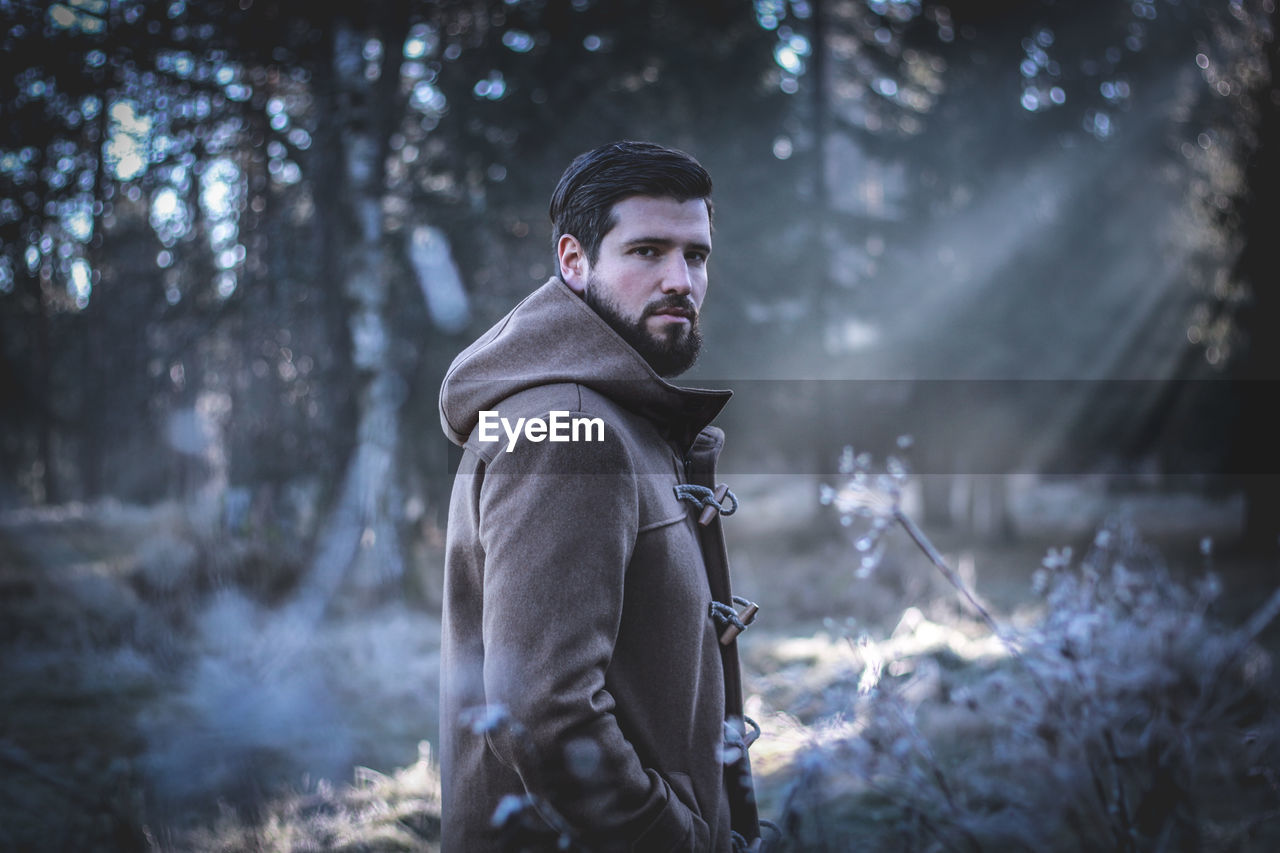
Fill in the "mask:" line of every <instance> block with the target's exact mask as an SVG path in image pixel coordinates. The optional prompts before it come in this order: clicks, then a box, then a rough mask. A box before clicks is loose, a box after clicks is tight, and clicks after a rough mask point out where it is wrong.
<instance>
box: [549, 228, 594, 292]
mask: <svg viewBox="0 0 1280 853" xmlns="http://www.w3.org/2000/svg"><path fill="white" fill-rule="evenodd" d="M556 262H557V263H558V264H559V265H560V278H561V280H563V281H564V283H565V284H567V285H569V289H570V290H572V291H573V292H574V293H576V294H578V295H579V296H582V295H583V294H585V293H586V292H587V279H588V278H590V276H591V262H590V261H588V260H587V253H586V251H584V250H583V248H582V244H581V243H579V242H578V238H577V237H575V236H573V235H572V234H561V235H560V239H559V240H558V241H556Z"/></svg>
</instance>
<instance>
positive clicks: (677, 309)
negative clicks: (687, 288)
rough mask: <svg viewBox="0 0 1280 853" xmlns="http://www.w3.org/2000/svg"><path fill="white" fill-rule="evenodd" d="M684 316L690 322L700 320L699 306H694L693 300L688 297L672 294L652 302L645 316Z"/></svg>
mask: <svg viewBox="0 0 1280 853" xmlns="http://www.w3.org/2000/svg"><path fill="white" fill-rule="evenodd" d="M668 313H675V314H682V315H684V316H686V317H688V318H689V319H690V320H696V319H697V318H698V306H696V305H694V304H693V300H692V299H690V298H689V297H688V296H679V295H676V294H672V295H671V296H664V297H663V298H661V299H659V300H657V301H655V302H650V303H649V304H648V305H647V306H645V309H644V316H646V317H652V316H653V315H654V314H668Z"/></svg>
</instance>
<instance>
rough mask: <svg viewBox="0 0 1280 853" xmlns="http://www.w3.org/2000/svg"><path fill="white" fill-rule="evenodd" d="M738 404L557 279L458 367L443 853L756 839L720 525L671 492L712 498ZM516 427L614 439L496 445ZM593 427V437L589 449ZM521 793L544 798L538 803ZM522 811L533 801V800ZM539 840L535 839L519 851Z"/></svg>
mask: <svg viewBox="0 0 1280 853" xmlns="http://www.w3.org/2000/svg"><path fill="white" fill-rule="evenodd" d="M729 396H730V392H728V391H701V390H691V389H682V388H677V387H676V386H673V385H670V384H668V383H667V382H665V381H663V380H662V379H661V378H659V377H658V376H657V375H656V374H655V373H654V372H653V371H652V370H651V369H650V368H649V366H648V364H647V363H646V362H645V361H644V360H643V359H642V358H641V357H640V355H639V354H638V353H637V352H636V351H635V350H634V349H632V348H631V347H630V346H629V345H627V344H626V343H625V342H624V341H623V340H622V338H621V337H619V336H618V335H617V334H616V333H614V331H613V330H612V329H611V328H609V326H608V325H607V324H606V323H605V322H604V321H603V320H602V319H601V318H600V317H599V315H597V314H596V313H595V312H594V311H593V310H592V309H591V308H590V307H589V306H587V305H586V304H585V303H584V302H583V301H582V300H581V299H579V298H578V297H577V296H576V295H575V294H574V293H573V292H572V291H571V290H569V289H568V287H566V286H565V285H564V284H563V283H562V282H560V281H559V280H558V279H552V280H551V281H549V282H547V283H546V284H545V285H543V286H542V287H541V288H539V289H538V290H536V291H535V292H534V293H532V294H531V295H530V296H529V297H527V298H526V299H525V300H524V301H522V302H521V303H520V304H519V305H517V306H516V308H515V309H514V310H512V311H511V313H509V314H508V315H507V316H506V317H504V318H503V319H502V320H501V321H499V322H498V323H497V324H496V325H495V326H494V327H493V328H491V329H490V330H489V331H487V332H486V333H485V334H484V335H482V336H481V337H480V338H479V339H478V340H477V341H476V342H475V343H473V344H472V345H471V346H470V347H468V348H467V349H466V350H465V351H464V352H463V353H462V354H461V355H459V356H458V357H457V359H455V360H454V362H453V365H452V366H451V367H450V369H449V372H448V374H447V376H446V377H445V380H444V384H443V386H442V388H441V391H440V412H441V423H442V425H443V427H444V431H445V433H446V434H447V435H448V436H449V438H450V439H451V440H452V441H453V442H454V443H456V444H458V445H460V446H462V447H463V448H464V453H463V456H462V461H461V463H460V465H459V468H458V472H457V477H456V480H455V483H454V488H453V497H452V501H451V504H450V508H449V525H448V537H447V539H448V541H447V548H446V550H447V556H446V567H445V602H444V630H443V633H444V638H443V649H442V656H443V658H442V666H441V686H440V691H441V715H440V719H441V724H440V728H441V732H440V741H441V749H440V755H441V770H442V773H443V785H444V791H443V795H444V802H443V815H444V817H443V820H444V827H443V833H444V836H443V844H444V850H445V851H446V853H469V851H481V850H490V849H501V843H502V842H501V841H500V834H499V832H498V830H497V827H498V826H500V825H502V824H504V823H505V824H506V825H507V826H512V825H520V821H519V820H514V819H513V818H512V814H513V812H518V811H520V809H521V807H522V806H523V805H524V804H526V803H529V804H531V805H529V807H528V808H527V809H525V814H524V815H523V818H521V820H523V821H524V824H525V825H530V826H536V825H542V824H549V825H557V826H560V827H562V828H563V827H566V826H567V827H568V828H569V829H570V830H571V834H572V837H573V838H574V839H575V840H576V841H577V842H579V843H581V844H583V845H585V846H586V847H587V848H588V849H591V850H597V851H608V850H637V851H668V850H670V851H676V850H679V851H717V853H718V851H728V850H731V849H732V841H731V839H732V835H731V831H732V832H736V833H738V834H739V835H741V836H742V837H743V838H745V839H746V840H747V841H752V840H754V839H756V838H758V836H759V821H758V818H757V813H756V806H755V803H754V798H753V796H752V788H751V780H750V768H749V766H748V761H747V757H746V754H745V750H740V749H736V748H729V749H726V748H725V732H726V728H725V723H726V721H729V723H730V724H735V723H737V724H738V726H739V729H740V725H741V724H740V720H741V714H742V685H741V680H740V675H739V669H738V651H737V647H736V643H732V642H731V643H729V644H728V645H722V644H721V643H720V642H719V634H720V628H721V626H719V625H717V623H716V621H715V620H714V619H713V618H712V616H711V614H710V610H711V604H712V601H713V600H714V601H719V602H723V603H726V604H728V603H730V602H731V601H732V595H731V592H730V588H729V572H728V563H727V559H726V556H725V548H724V537H723V534H722V531H721V523H720V519H719V518H718V517H717V518H715V519H714V520H713V521H712V522H711V523H710V524H709V525H707V526H702V525H700V524H699V523H698V520H697V518H698V515H699V512H698V509H697V508H696V507H692V506H690V504H689V503H687V502H682V501H681V500H679V499H678V498H677V496H676V493H675V489H674V487H675V486H676V485H677V484H679V483H695V484H699V485H704V486H707V487H712V486H713V485H714V472H715V463H716V458H717V456H718V455H719V452H720V448H721V444H722V442H723V433H722V432H721V431H720V430H719V429H717V428H715V427H711V426H709V425H708V424H709V423H710V421H711V419H712V418H713V417H715V415H716V414H717V413H718V412H719V411H720V409H721V408H722V407H723V406H724V404H725V403H726V402H727V401H728V398H729ZM481 411H492V412H496V413H497V416H500V417H501V418H505V419H506V420H507V421H508V422H509V424H511V425H513V426H514V425H515V424H516V423H517V419H518V418H522V417H523V418H535V417H536V418H543V419H547V418H548V417H549V415H550V413H551V412H555V411H561V412H568V413H570V415H571V416H572V417H587V418H600V419H601V420H602V421H603V424H604V428H603V439H602V440H592V441H587V440H582V439H583V437H584V436H585V432H583V433H580V434H579V439H580V440H578V441H562V442H553V441H550V440H543V441H531V440H528V439H527V438H526V437H524V435H521V437H520V438H519V439H518V440H517V441H516V444H515V446H514V449H513V450H512V451H511V452H508V451H507V447H508V442H509V439H508V437H507V435H506V433H505V432H504V430H503V429H501V428H499V429H498V430H497V433H498V435H499V436H500V440H498V441H496V442H492V441H490V442H482V441H480V440H479V439H480V432H481V431H480V430H478V429H477V424H478V421H479V416H480V415H479V413H480V412H481ZM597 436H598V433H596V434H595V435H592V436H591V437H592V438H595V437H597ZM526 795H533V796H532V797H527V796H526ZM520 798H525V799H523V800H522V799H520ZM522 842H523V839H522Z"/></svg>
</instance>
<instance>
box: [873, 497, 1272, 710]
mask: <svg viewBox="0 0 1280 853" xmlns="http://www.w3.org/2000/svg"><path fill="white" fill-rule="evenodd" d="M893 517H894V518H895V519H897V521H898V523H899V524H901V525H902V528H903V529H904V530H906V531H907V535H908V536H910V537H911V540H912V541H913V542H915V543H916V545H918V546H919V548H920V550H921V551H923V552H924V553H925V556H926V557H928V558H929V560H930V561H931V562H932V563H933V564H934V565H935V566H937V567H938V571H940V572H942V576H943V577H944V578H946V579H947V581H948V582H949V583H950V584H951V585H952V586H953V587H955V588H956V589H957V590H958V591H959V592H960V594H961V595H962V596H964V599H965V601H967V602H969V605H970V606H971V607H972V608H973V609H974V610H976V611H977V612H978V615H979V616H981V617H982V620H983V621H984V622H986V623H987V627H988V628H990V629H991V633H992V634H994V635H995V636H996V638H997V639H999V640H1000V642H1001V643H1003V644H1004V647H1005V648H1007V649H1008V650H1009V653H1010V654H1012V655H1013V656H1014V657H1015V658H1017V660H1018V662H1019V663H1021V664H1022V665H1023V666H1024V667H1026V669H1027V672H1028V673H1029V674H1030V675H1031V680H1032V682H1034V683H1035V685H1036V688H1037V689H1038V690H1039V691H1040V692H1041V693H1043V694H1044V695H1045V697H1046V698H1052V696H1051V694H1050V693H1049V688H1048V687H1047V686H1046V685H1045V683H1044V682H1043V681H1041V680H1040V674H1039V673H1037V672H1036V670H1035V667H1033V666H1032V665H1031V662H1030V661H1028V660H1027V659H1026V658H1025V657H1023V655H1022V651H1021V650H1020V649H1019V648H1018V647H1017V646H1016V645H1014V643H1013V641H1012V640H1010V639H1009V638H1008V637H1006V636H1005V634H1004V631H1002V630H1001V629H1000V625H999V624H998V623H997V622H996V620H995V619H994V618H993V617H992V615H991V614H990V612H988V611H987V608H985V607H983V606H982V604H981V603H980V602H979V601H978V599H976V598H974V596H973V593H971V592H970V591H969V588H968V587H967V586H965V583H964V581H963V580H962V579H961V577H960V575H959V574H958V573H957V572H956V570H955V569H953V568H951V567H950V566H949V565H947V561H946V560H944V559H943V557H942V555H941V554H940V553H938V549H937V548H935V547H933V543H932V542H930V541H929V537H928V536H925V534H924V531H923V530H921V529H920V528H919V527H917V526H916V523H915V522H914V521H912V520H911V517H910V516H908V515H907V514H906V513H905V512H903V511H902V510H901V509H900V508H898V507H896V506H895V507H894V508H893ZM1278 606H1280V605H1278Z"/></svg>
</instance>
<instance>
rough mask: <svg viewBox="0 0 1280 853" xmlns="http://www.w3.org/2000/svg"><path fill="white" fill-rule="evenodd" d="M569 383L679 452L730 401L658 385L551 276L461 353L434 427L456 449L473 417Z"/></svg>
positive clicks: (725, 397)
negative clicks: (664, 434)
mask: <svg viewBox="0 0 1280 853" xmlns="http://www.w3.org/2000/svg"><path fill="white" fill-rule="evenodd" d="M558 383H574V384H580V385H585V386H587V387H589V388H591V389H592V390H594V391H596V392H598V393H600V394H603V395H604V396H606V397H609V398H610V399H612V400H613V401H614V402H616V403H617V404H618V405H620V406H622V407H624V408H627V409H630V410H631V411H634V412H636V413H638V414H640V415H642V416H644V417H646V418H648V419H649V420H651V421H653V422H654V423H655V424H657V425H659V426H660V427H662V428H664V429H665V430H668V431H669V432H670V437H671V438H672V439H673V440H676V441H678V442H680V443H681V445H682V446H684V447H687V446H689V445H690V444H692V442H693V439H694V438H695V437H696V436H697V434H698V432H700V431H701V430H702V429H703V427H705V426H707V424H709V423H710V422H711V420H712V418H714V417H715V416H716V415H717V414H719V412H720V410H721V409H722V408H724V404H725V403H727V402H728V400H729V397H731V396H732V392H730V391H708V390H700V389H694V388H680V387H677V386H675V385H672V384H670V383H668V382H666V381H664V380H663V379H662V378H661V377H660V376H658V374H656V373H654V371H653V369H652V368H651V367H649V364H648V362H646V361H645V360H644V358H643V357H642V356H641V355H640V354H639V353H638V352H636V351H635V350H634V349H632V347H631V346H630V345H629V344H628V343H627V342H626V341H624V340H623V339H622V338H621V337H620V336H619V335H618V333H617V332H615V331H614V330H613V329H611V328H610V327H609V324H608V323H606V322H605V320H604V319H603V318H602V317H601V316H600V315H599V314H597V313H596V312H595V311H594V310H593V309H592V308H591V307H590V306H589V305H587V303H586V302H584V301H583V300H582V299H581V298H580V297H579V296H578V295H577V294H575V293H574V292H573V291H572V290H570V289H569V287H568V285H566V284H565V283H564V282H562V281H561V280H560V279H558V278H552V279H551V280H550V281H548V282H547V283H546V284H544V285H542V286H541V287H539V288H538V289H537V290H535V291H534V292H533V293H531V294H529V296H527V297H525V299H524V300H522V301H521V302H520V304H519V305H517V306H516V307H515V308H513V309H512V310H511V312H510V313H509V314H507V316H505V317H503V318H502V319H501V320H499V321H498V322H497V323H496V324H495V325H494V326H493V327H492V328H491V329H489V330H488V331H487V332H485V333H484V334H483V335H481V336H480V337H479V338H478V339H477V340H476V341H475V343H473V344H471V346H469V347H467V348H466V349H465V350H463V351H462V352H461V353H460V354H459V355H458V357H457V358H455V359H454V360H453V364H451V365H450V366H449V371H448V373H446V374H445V378H444V383H443V384H442V385H441V386H440V425H441V427H442V428H443V429H444V432H445V435H447V436H448V437H449V440H450V441H452V442H453V443H454V444H457V445H459V446H461V445H463V444H465V443H466V441H467V438H468V436H470V435H471V432H472V431H473V430H474V429H475V428H476V424H477V423H479V419H480V412H481V411H486V410H493V409H497V408H498V404H500V403H501V402H502V401H503V400H505V399H507V398H508V397H510V396H512V395H513V394H516V393H519V392H521V391H525V390H528V389H530V388H535V387H538V386H541V385H552V384H558Z"/></svg>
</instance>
